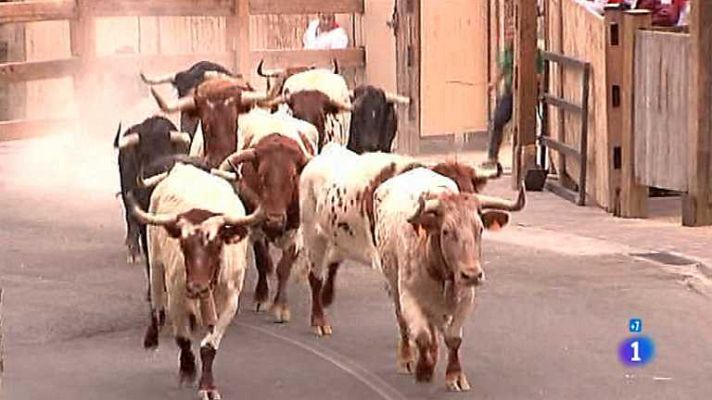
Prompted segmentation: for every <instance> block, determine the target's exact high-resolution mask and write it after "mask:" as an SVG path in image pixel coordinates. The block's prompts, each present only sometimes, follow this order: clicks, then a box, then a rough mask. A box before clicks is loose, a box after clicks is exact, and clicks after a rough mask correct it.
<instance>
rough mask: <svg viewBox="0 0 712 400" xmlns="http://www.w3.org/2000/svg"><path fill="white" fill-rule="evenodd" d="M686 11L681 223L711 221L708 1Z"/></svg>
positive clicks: (711, 10)
mask: <svg viewBox="0 0 712 400" xmlns="http://www.w3.org/2000/svg"><path fill="white" fill-rule="evenodd" d="M690 11H691V15H690V39H691V43H690V49H691V52H690V53H691V60H690V71H689V74H690V90H689V94H690V102H689V104H690V108H689V124H688V129H689V131H688V146H689V147H688V153H687V154H688V162H687V194H686V195H685V196H684V197H683V200H682V224H683V225H685V226H700V225H710V224H712V201H711V200H712V199H710V193H711V189H712V188H711V187H710V186H712V183H711V182H710V179H711V178H712V176H711V175H712V172H711V171H710V168H711V167H712V165H710V164H711V163H710V154H712V152H711V151H710V146H711V145H712V138H710V136H712V115H711V110H712V63H710V60H709V48H710V43H712V3H710V2H709V1H699V0H698V1H695V2H694V4H692V7H691V10H690Z"/></svg>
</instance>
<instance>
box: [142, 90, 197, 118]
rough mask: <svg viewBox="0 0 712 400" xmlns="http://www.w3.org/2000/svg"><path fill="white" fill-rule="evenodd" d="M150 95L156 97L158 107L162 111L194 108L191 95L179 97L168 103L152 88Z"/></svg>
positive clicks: (193, 100)
mask: <svg viewBox="0 0 712 400" xmlns="http://www.w3.org/2000/svg"><path fill="white" fill-rule="evenodd" d="M151 95H153V98H154V99H156V103H158V107H160V108H161V110H163V112H168V113H171V112H176V111H185V110H188V109H193V108H195V98H194V97H193V96H185V97H181V98H180V99H178V100H175V101H173V102H172V103H170V104H169V103H168V102H166V100H165V99H164V98H162V97H161V95H159V94H158V92H157V91H156V89H154V88H151Z"/></svg>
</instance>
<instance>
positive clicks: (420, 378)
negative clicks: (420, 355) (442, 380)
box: [415, 360, 435, 382]
mask: <svg viewBox="0 0 712 400" xmlns="http://www.w3.org/2000/svg"><path fill="white" fill-rule="evenodd" d="M434 370H435V365H433V364H431V363H428V362H423V361H422V360H421V361H418V364H417V365H416V366H415V380H416V381H417V382H432V380H433V371H434Z"/></svg>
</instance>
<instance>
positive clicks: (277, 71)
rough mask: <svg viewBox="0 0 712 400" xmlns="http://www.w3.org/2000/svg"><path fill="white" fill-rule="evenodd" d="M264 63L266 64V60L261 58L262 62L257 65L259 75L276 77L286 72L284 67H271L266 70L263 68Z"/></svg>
mask: <svg viewBox="0 0 712 400" xmlns="http://www.w3.org/2000/svg"><path fill="white" fill-rule="evenodd" d="M264 64H265V60H264V59H262V60H260V63H259V64H258V65H257V75H259V76H261V77H263V78H275V77H277V76H279V75H281V74H283V73H284V70H283V69H270V70H267V71H266V72H265V70H264V68H263V67H264Z"/></svg>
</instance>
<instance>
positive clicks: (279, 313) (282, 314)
mask: <svg viewBox="0 0 712 400" xmlns="http://www.w3.org/2000/svg"><path fill="white" fill-rule="evenodd" d="M272 313H273V314H274V322H275V323H278V324H283V323H286V322H289V320H290V319H291V318H292V313H291V312H290V311H289V307H287V305H286V304H275V305H274V306H272Z"/></svg>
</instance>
